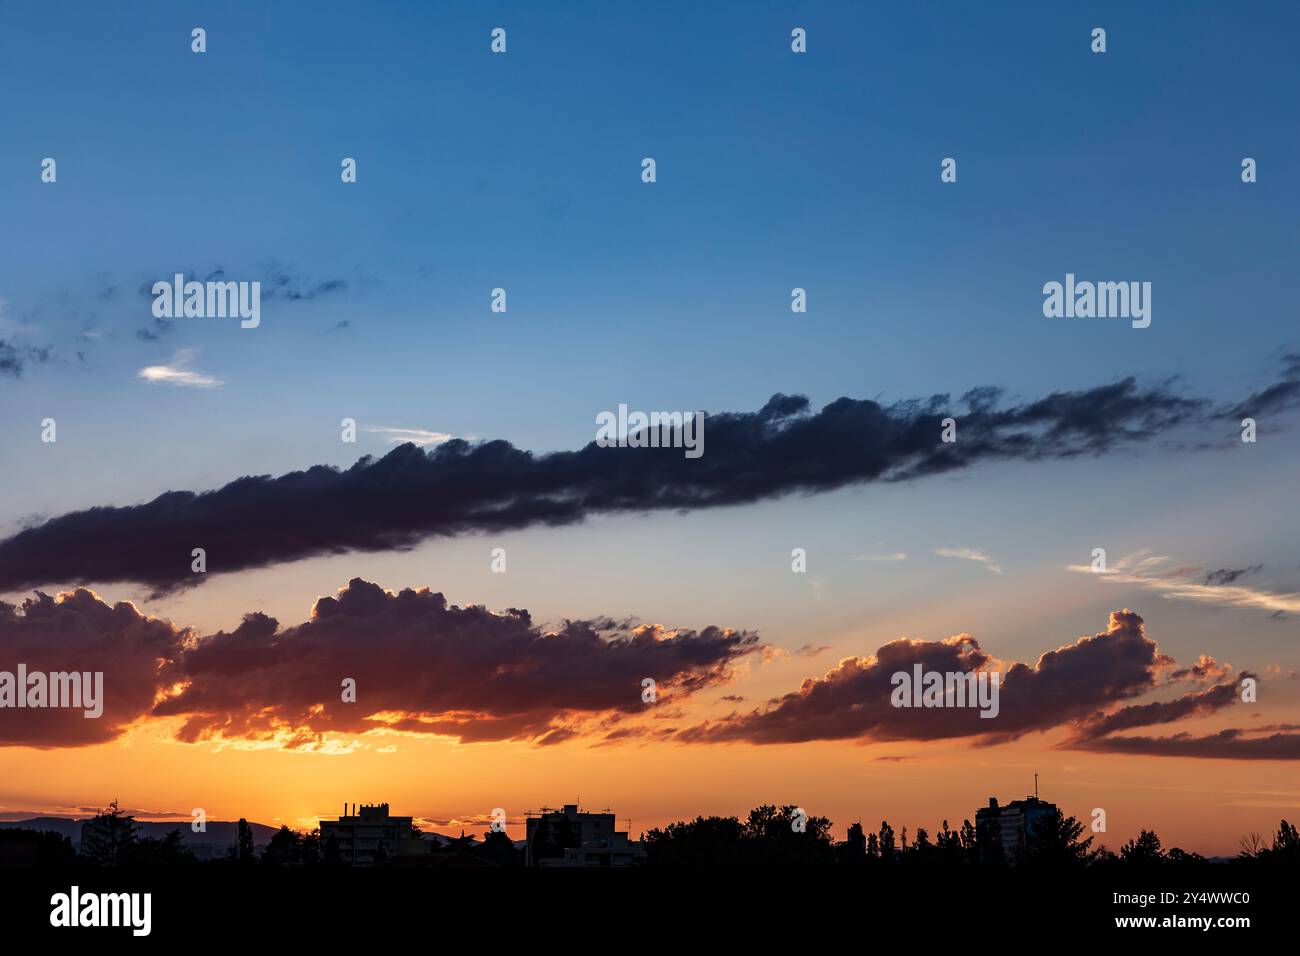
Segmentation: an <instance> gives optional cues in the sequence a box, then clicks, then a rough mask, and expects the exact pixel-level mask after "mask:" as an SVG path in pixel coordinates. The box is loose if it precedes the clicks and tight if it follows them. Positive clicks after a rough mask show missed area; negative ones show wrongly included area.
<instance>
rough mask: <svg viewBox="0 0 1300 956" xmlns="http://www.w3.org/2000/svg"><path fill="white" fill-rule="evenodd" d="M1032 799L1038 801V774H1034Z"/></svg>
mask: <svg viewBox="0 0 1300 956" xmlns="http://www.w3.org/2000/svg"><path fill="white" fill-rule="evenodd" d="M1034 799H1035V800H1037V799H1038V774H1034Z"/></svg>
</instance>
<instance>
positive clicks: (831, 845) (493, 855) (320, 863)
mask: <svg viewBox="0 0 1300 956" xmlns="http://www.w3.org/2000/svg"><path fill="white" fill-rule="evenodd" d="M796 814H801V811H799V810H798V808H796V807H793V806H782V807H777V806H774V805H764V806H761V807H756V808H754V809H753V810H751V811H750V812H749V815H748V816H747V817H746V818H745V819H744V820H741V819H739V818H738V817H717V816H712V817H697V818H696V819H694V820H692V821H689V822H687V821H679V822H677V823H672V824H669V825H668V826H666V827H663V828H655V829H652V830H650V831H648V832H647V833H645V834H644V835H643V837H642V840H643V844H644V847H645V851H646V858H645V864H644V865H645V866H648V867H766V866H786V867H790V866H793V867H862V868H878V869H881V870H886V869H888V870H910V871H919V870H926V869H931V870H933V869H945V870H960V869H962V868H981V869H986V870H987V869H997V868H1009V867H1011V866H1013V865H1014V866H1016V867H1019V868H1029V869H1033V868H1043V869H1052V870H1063V869H1084V868H1089V869H1106V868H1111V867H1115V868H1121V867H1151V866H1179V867H1183V866H1219V867H1222V866H1224V865H1227V866H1235V867H1250V868H1252V869H1273V868H1300V833H1297V829H1296V827H1295V826H1293V825H1291V824H1290V823H1288V822H1287V821H1286V820H1282V821H1281V823H1280V824H1279V826H1278V830H1277V832H1276V833H1274V834H1273V835H1272V837H1271V838H1265V837H1263V836H1261V835H1260V834H1258V833H1252V834H1250V835H1249V836H1247V837H1243V838H1242V840H1241V852H1240V853H1239V854H1238V855H1237V856H1235V857H1232V858H1230V859H1223V858H1218V859H1214V860H1207V859H1206V858H1205V857H1203V856H1201V855H1199V854H1197V853H1189V852H1187V851H1184V850H1182V849H1181V848H1179V847H1173V848H1170V849H1165V848H1164V846H1163V845H1162V843H1161V841H1160V837H1159V836H1158V835H1157V834H1156V833H1155V832H1154V831H1151V830H1143V831H1141V833H1140V834H1139V835H1138V836H1137V837H1136V838H1135V839H1133V840H1129V841H1128V842H1127V843H1125V844H1124V845H1123V846H1121V847H1120V849H1119V852H1118V853H1114V852H1112V851H1111V850H1109V849H1107V848H1106V847H1104V846H1094V845H1093V844H1094V840H1095V837H1093V836H1088V837H1084V833H1085V832H1086V828H1085V827H1084V825H1083V824H1082V823H1080V822H1079V821H1078V820H1077V819H1075V818H1074V817H1072V816H1065V815H1063V814H1062V813H1061V812H1060V810H1055V811H1053V812H1052V813H1050V814H1048V815H1046V816H1045V817H1044V818H1042V819H1041V820H1040V821H1039V822H1038V823H1037V824H1036V825H1035V827H1034V829H1033V832H1032V833H1030V834H1029V835H1028V837H1027V838H1026V840H1025V842H1024V846H1023V847H1022V848H1020V849H1019V850H1018V851H1017V852H1016V853H1015V855H1014V859H1008V858H1007V855H1006V854H1005V853H1004V851H1003V848H1002V846H1001V843H1000V841H999V840H997V839H996V838H993V839H990V838H989V835H987V834H986V835H984V836H981V835H980V834H979V833H978V832H977V829H976V827H975V826H973V825H972V824H971V822H970V821H969V820H965V821H963V822H962V825H961V826H960V827H959V828H958V829H955V830H954V829H952V828H950V827H949V825H948V821H947V820H945V821H943V825H942V827H941V828H940V829H939V830H938V831H936V832H935V833H934V834H933V835H931V834H930V832H929V831H927V830H926V829H925V828H923V827H918V828H917V830H916V832H915V833H914V834H913V835H912V836H911V838H910V840H909V837H908V830H907V828H906V827H904V828H902V830H901V831H895V830H894V828H893V827H892V826H891V825H890V824H889V823H888V822H887V821H882V822H881V824H880V827H879V829H878V830H877V831H876V832H874V833H866V832H865V831H864V830H863V827H862V825H861V824H858V823H854V824H852V825H851V826H850V827H849V829H848V839H847V840H846V841H844V842H836V841H834V840H833V839H832V838H831V821H830V820H829V819H827V818H826V817H815V816H800V818H799V819H796ZM94 823H95V824H97V826H96V828H95V832H96V834H97V836H96V839H95V841H94V843H93V844H90V845H83V846H82V848H81V853H80V854H78V853H77V852H76V851H75V850H74V848H73V845H72V842H71V840H69V839H68V838H67V837H66V836H63V835H61V834H58V833H53V832H43V831H37V830H27V829H0V862H2V863H4V864H6V865H9V866H14V865H17V866H36V867H51V868H64V867H68V868H77V869H87V870H98V869H159V868H173V867H184V868H194V867H198V868H204V869H222V868H251V867H258V868H263V869H270V868H277V867H309V868H313V869H329V868H343V867H345V866H346V862H345V861H344V860H343V859H341V857H340V855H339V851H338V847H337V846H336V845H335V843H334V841H333V838H329V839H327V840H325V841H324V842H322V841H321V838H320V832H319V831H318V830H312V831H310V832H307V833H299V832H297V831H294V830H291V829H290V828H289V827H287V826H283V827H281V828H280V829H279V830H278V831H277V832H276V833H275V834H274V835H273V836H272V837H271V839H270V841H269V842H268V843H267V844H266V845H265V846H264V847H262V848H261V850H260V851H259V850H258V849H257V848H256V847H255V846H254V842H253V831H252V828H251V827H250V826H249V825H248V823H247V821H246V820H242V819H241V820H240V821H239V828H238V839H237V842H236V843H235V844H232V845H231V846H230V847H229V850H228V852H227V854H226V856H225V857H224V858H221V859H214V860H202V861H201V860H199V859H197V858H196V857H195V855H194V854H193V853H192V852H191V851H189V850H188V849H186V848H185V847H184V845H183V842H182V841H183V833H182V831H181V829H180V828H177V829H175V830H173V831H171V832H170V833H168V834H167V835H166V836H164V837H162V838H160V839H155V838H149V837H142V836H140V835H139V833H138V825H137V824H136V823H135V821H134V819H133V818H132V817H130V816H129V815H127V814H124V813H122V812H121V811H120V810H119V809H118V808H117V807H116V806H115V805H113V806H110V807H109V808H108V809H107V810H105V811H104V812H103V813H101V814H100V815H98V816H97V817H95V818H94ZM417 830H418V828H417ZM483 836H484V838H483V840H481V841H478V840H475V839H473V838H472V837H467V836H464V835H463V834H462V836H461V837H459V838H451V839H447V840H446V842H445V843H442V844H438V845H432V846H429V847H428V853H427V854H425V855H422V856H419V857H409V856H408V857H388V856H386V855H385V854H384V853H383V850H382V849H381V851H380V853H379V855H378V856H379V863H378V865H379V866H381V867H384V868H390V869H395V868H402V867H411V866H448V867H503V866H504V867H513V866H522V865H523V857H524V854H523V850H522V849H521V848H520V847H517V846H516V845H515V844H514V842H513V841H512V840H511V839H510V838H509V837H508V836H507V835H506V834H505V833H497V832H492V831H488V832H486V833H484V835H483Z"/></svg>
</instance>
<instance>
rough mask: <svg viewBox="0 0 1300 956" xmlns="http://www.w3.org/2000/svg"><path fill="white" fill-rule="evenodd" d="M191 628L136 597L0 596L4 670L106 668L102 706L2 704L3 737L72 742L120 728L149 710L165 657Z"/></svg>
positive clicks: (95, 739) (91, 740) (25, 742)
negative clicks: (90, 709) (94, 713)
mask: <svg viewBox="0 0 1300 956" xmlns="http://www.w3.org/2000/svg"><path fill="white" fill-rule="evenodd" d="M188 636H189V632H188V631H187V630H184V629H178V628H176V627H173V626H172V625H171V624H169V623H167V622H166V621H162V620H159V619H158V618H153V617H147V616H145V615H144V614H141V613H140V612H139V611H137V610H136V609H135V607H134V606H132V605H131V604H128V603H125V602H122V603H118V604H114V605H109V604H106V603H105V602H103V601H101V600H100V599H99V598H98V597H96V596H95V595H94V594H92V593H91V592H90V591H87V590H85V589H78V590H76V591H73V592H71V593H67V594H60V595H59V596H58V597H57V598H52V597H50V596H49V595H47V594H37V595H36V596H35V597H33V598H30V599H28V600H26V601H24V602H23V603H22V604H21V605H14V604H8V603H5V602H3V601H0V670H2V671H5V672H8V673H10V674H16V673H17V670H18V665H19V664H25V665H27V672H28V673H29V674H30V673H33V672H38V671H39V672H42V673H47V674H48V673H51V672H67V671H78V672H83V673H86V672H88V673H91V674H93V673H95V672H97V671H98V672H102V673H103V675H104V678H103V713H102V714H101V715H100V716H99V717H97V718H86V717H85V716H84V711H83V710H82V709H80V708H74V709H58V708H41V709H27V708H22V709H12V710H11V709H8V708H6V709H5V710H4V711H0V745H22V746H27V747H74V746H80V745H86V744H98V743H104V742H105V741H108V740H112V739H114V738H116V737H118V736H120V735H121V734H122V733H123V732H124V731H125V730H126V729H127V728H128V727H129V726H130V725H131V724H132V723H134V722H135V721H137V720H139V719H140V718H142V717H143V716H145V715H146V714H147V713H148V712H149V711H150V709H151V708H152V707H153V705H154V701H155V697H156V696H157V694H158V693H159V692H160V689H161V686H162V682H161V672H162V666H163V664H164V662H167V661H170V660H174V659H175V658H176V657H177V655H178V654H179V653H180V650H181V647H182V644H183V642H184V641H185V639H186V638H187V637H188Z"/></svg>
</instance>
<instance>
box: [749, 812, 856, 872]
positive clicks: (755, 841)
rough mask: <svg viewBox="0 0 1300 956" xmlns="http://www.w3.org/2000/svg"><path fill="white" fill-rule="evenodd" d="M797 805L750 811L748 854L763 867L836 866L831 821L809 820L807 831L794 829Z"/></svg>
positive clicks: (805, 825)
mask: <svg viewBox="0 0 1300 956" xmlns="http://www.w3.org/2000/svg"><path fill="white" fill-rule="evenodd" d="M798 809H799V808H798V807H796V806H794V805H793V804H788V805H786V806H783V807H777V806H773V805H772V804H764V805H763V806H761V807H755V808H754V809H753V810H750V811H749V818H748V819H747V820H746V821H745V825H744V829H743V833H742V835H743V838H744V841H745V848H746V854H747V855H748V856H749V857H750V859H751V860H752V861H753V862H754V863H756V864H759V865H765V864H777V863H779V864H785V865H801V866H809V865H825V864H829V863H832V862H834V857H835V853H834V844H833V843H832V842H831V821H830V820H829V819H827V818H826V817H814V816H808V817H806V818H805V819H804V823H803V828H802V829H801V830H796V829H795V828H794V822H795V811H796V810H798Z"/></svg>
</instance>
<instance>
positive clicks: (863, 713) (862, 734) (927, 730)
mask: <svg viewBox="0 0 1300 956" xmlns="http://www.w3.org/2000/svg"><path fill="white" fill-rule="evenodd" d="M918 664H919V665H920V666H921V667H922V669H923V670H924V671H938V672H940V673H956V674H967V673H980V672H989V671H994V670H998V671H999V672H1000V673H1001V675H1002V682H1001V690H1000V702H999V703H1000V709H999V713H998V715H997V717H996V718H994V719H985V718H982V717H980V712H979V710H978V709H977V708H973V707H966V708H961V707H952V706H948V707H936V708H915V707H906V708H899V707H894V706H893V705H892V703H891V693H892V692H893V689H894V688H893V684H892V682H891V677H892V675H893V674H895V673H897V672H904V673H908V674H911V673H912V671H913V667H914V666H915V665H918ZM1174 667H1175V664H1174V661H1173V660H1172V659H1171V658H1169V657H1168V656H1167V655H1165V654H1163V653H1161V651H1160V649H1159V647H1157V645H1156V644H1155V642H1153V641H1152V640H1150V639H1149V638H1148V637H1147V635H1146V628H1145V624H1144V622H1143V620H1142V618H1141V617H1140V616H1139V615H1137V614H1135V613H1134V612H1133V611H1130V610H1122V611H1114V612H1112V613H1111V615H1110V622H1109V624H1108V626H1107V628H1106V630H1104V631H1101V632H1099V633H1097V634H1096V635H1094V636H1092V637H1083V638H1080V639H1079V640H1077V641H1075V642H1074V643H1072V644H1066V645H1063V646H1062V647H1059V648H1057V649H1056V650H1053V651H1048V652H1047V653H1045V654H1043V655H1042V656H1041V657H1040V658H1039V659H1038V661H1037V662H1036V663H1035V664H1034V665H1033V666H1030V665H1028V664H1023V663H1013V664H1011V665H1010V666H1007V667H1005V668H1000V667H999V666H998V665H997V662H996V661H994V660H993V659H992V658H991V657H990V655H989V654H988V653H987V652H985V651H984V650H983V649H982V648H981V647H980V645H979V643H978V642H977V641H976V640H975V639H974V638H973V637H971V636H970V635H969V634H959V635H957V636H955V637H951V638H948V639H947V640H943V641H917V640H906V639H904V640H897V641H892V642H890V643H888V644H886V645H884V646H883V647H881V648H880V649H879V650H878V651H877V652H876V654H875V655H874V656H872V657H867V658H861V657H851V658H846V659H845V660H842V661H840V662H839V664H837V665H836V666H835V667H834V668H832V669H831V670H829V671H828V672H827V673H826V674H825V675H824V676H823V677H820V678H813V677H810V678H806V679H805V680H804V681H803V683H802V685H801V686H800V687H799V689H798V690H797V691H795V692H792V693H789V694H786V695H784V696H783V697H779V698H776V699H774V700H771V701H769V702H767V704H765V705H764V706H762V707H757V708H755V709H753V710H751V711H749V712H748V713H733V714H731V715H729V716H727V717H724V718H721V719H718V720H708V721H704V722H703V723H700V724H698V725H696V726H693V727H689V728H686V729H684V730H682V731H680V732H679V733H678V734H677V738H678V739H680V740H682V741H685V742H690V743H728V742H746V743H753V744H780V743H801V742H806V741H812V740H858V741H898V740H919V741H923V740H938V739H950V738H967V739H971V740H972V742H974V743H978V744H994V743H1004V742H1007V741H1010V740H1014V739H1017V738H1019V737H1021V736H1023V735H1025V734H1027V733H1031V732H1034V731H1045V730H1052V729H1064V730H1066V731H1067V734H1066V738H1065V740H1064V741H1063V742H1062V743H1061V746H1062V747H1064V748H1067V749H1083V750H1108V751H1112V752H1115V753H1128V752H1131V753H1151V754H1169V755H1177V756H1201V757H1215V758H1231V757H1235V758H1240V759H1297V758H1300V735H1297V734H1291V735H1288V734H1287V733H1285V732H1284V733H1278V734H1274V735H1273V736H1271V737H1268V738H1260V737H1259V736H1258V732H1254V733H1252V732H1247V731H1223V732H1221V733H1219V734H1215V735H1210V736H1206V737H1199V738H1198V737H1190V736H1187V735H1185V734H1184V735H1176V736H1174V737H1170V738H1143V737H1128V736H1124V735H1122V732H1123V731H1128V730H1132V729H1135V728H1140V727H1147V726H1151V725H1156V724H1164V723H1171V722H1173V721H1177V720H1182V719H1187V718H1194V717H1201V716H1206V715H1209V714H1213V713H1215V712H1217V711H1219V710H1221V709H1223V708H1226V707H1228V706H1230V705H1232V704H1233V703H1235V702H1236V701H1237V700H1238V691H1239V681H1240V680H1241V679H1242V678H1245V677H1249V676H1252V675H1251V674H1249V672H1246V671H1243V672H1241V674H1240V675H1238V678H1237V679H1236V680H1223V681H1221V682H1220V683H1217V684H1215V685H1214V686H1212V687H1209V688H1205V689H1201V690H1196V691H1192V692H1189V693H1186V694H1183V695H1181V696H1180V697H1178V698H1176V699H1173V700H1163V701H1150V702H1145V703H1132V704H1125V703H1123V702H1125V701H1128V700H1132V699H1134V698H1136V697H1140V696H1143V695H1146V694H1148V693H1151V692H1153V691H1158V690H1161V689H1163V688H1164V687H1166V686H1167V684H1165V683H1164V682H1162V680H1161V675H1162V674H1163V673H1165V672H1168V671H1170V670H1172V669H1173V668H1174ZM1212 674H1221V665H1219V664H1218V662H1216V661H1214V659H1213V658H1209V657H1205V656H1202V658H1201V659H1200V660H1199V661H1198V662H1197V665H1193V667H1191V668H1186V669H1183V670H1181V671H1180V670H1173V675H1172V678H1171V679H1176V680H1190V679H1201V678H1204V677H1207V676H1209V675H1212ZM1198 742H1199V743H1201V744H1203V745H1204V747H1203V749H1202V750H1198V748H1197V745H1198Z"/></svg>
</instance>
